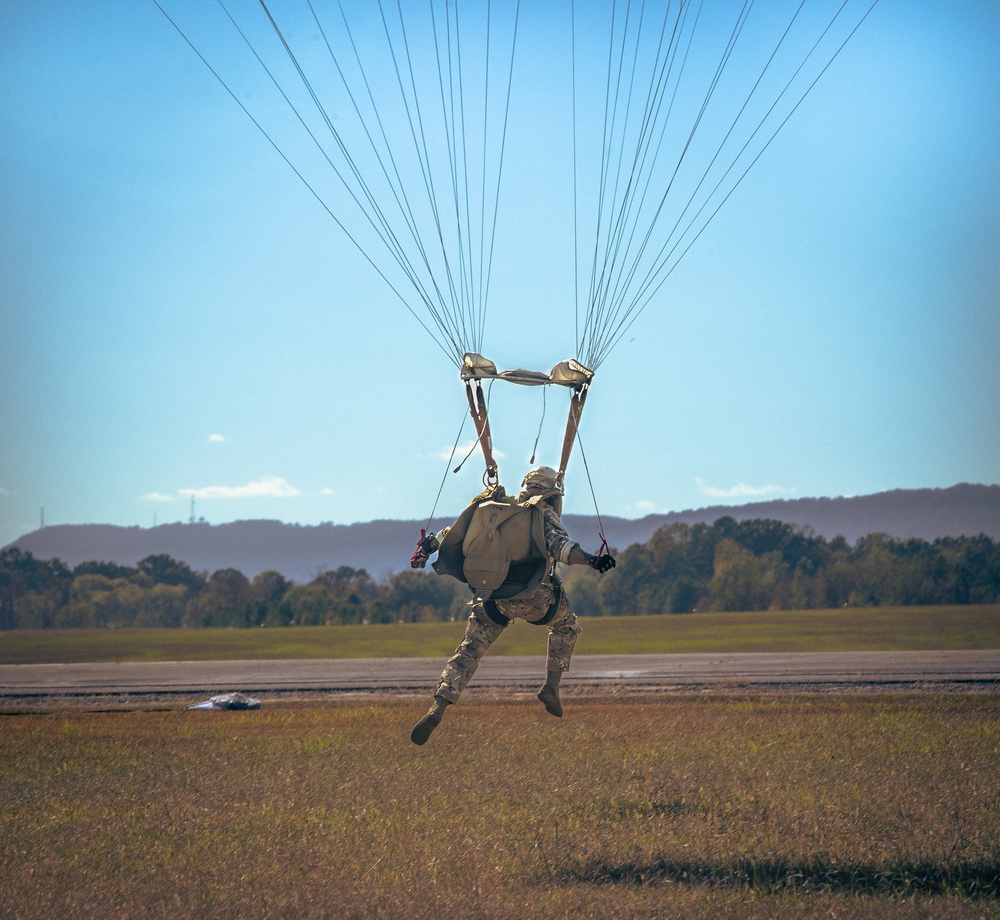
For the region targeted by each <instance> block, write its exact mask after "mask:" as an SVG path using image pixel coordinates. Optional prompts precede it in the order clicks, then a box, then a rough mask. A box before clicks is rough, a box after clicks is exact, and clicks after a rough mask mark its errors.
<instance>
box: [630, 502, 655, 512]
mask: <svg viewBox="0 0 1000 920" xmlns="http://www.w3.org/2000/svg"><path fill="white" fill-rule="evenodd" d="M635 510H636V511H639V512H641V513H642V514H652V513H653V512H654V511H656V505H654V504H653V503H652V502H651V501H647V500H646V499H641V500H640V501H637V502H636V503H635Z"/></svg>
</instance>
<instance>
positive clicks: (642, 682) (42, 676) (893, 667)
mask: <svg viewBox="0 0 1000 920" xmlns="http://www.w3.org/2000/svg"><path fill="white" fill-rule="evenodd" d="M443 663H444V662H443V660H442V659H439V658H374V659H318V660H313V659H303V660H282V661H274V660H271V661H200V662H198V661H169V662H159V663H144V664H138V663H114V664H37V665H0V707H5V708H9V707H11V706H14V707H21V706H29V707H30V706H39V705H45V706H51V705H59V704H63V705H71V704H73V703H78V704H90V705H93V704H94V703H95V702H98V701H102V700H103V701H106V702H109V703H110V702H113V703H115V704H120V703H123V702H124V703H128V702H135V703H140V702H143V703H148V702H157V703H178V704H187V703H191V702H196V701H197V700H199V699H205V698H208V697H210V696H213V695H217V694H223V693H232V692H236V691H239V692H242V693H245V694H248V695H251V696H255V697H257V698H259V699H261V700H262V701H264V700H266V699H269V698H270V699H288V698H295V697H335V696H341V695H345V694H375V695H395V696H407V695H420V694H426V695H430V694H432V693H433V691H434V688H435V686H436V684H437V678H438V675H439V674H440V673H441V668H442V665H443ZM544 674H545V659H544V658H543V657H541V656H531V657H505V656H495V657H492V658H491V657H489V656H487V657H486V658H485V659H484V660H483V662H482V664H481V665H480V667H479V670H478V671H477V672H476V676H475V678H474V679H473V682H472V684H471V685H470V687H469V688H468V690H467V691H466V692H467V693H470V694H495V695H499V694H517V693H521V692H526V691H533V690H534V689H537V687H538V685H539V684H540V682H541V680H542V678H543V677H544ZM997 690H1000V650H997V649H992V650H986V651H947V652H943V651H927V652H816V653H796V654H780V653H764V654H686V655H577V656H576V657H575V658H574V659H573V667H572V670H571V671H570V672H569V673H568V674H567V675H566V676H565V678H564V679H563V693H564V695H565V696H572V695H574V694H576V695H583V694H593V693H616V694H639V693H643V694H645V693H669V692H716V693H738V692H768V691H781V692H797V691H798V692H824V691H841V692H844V691H870V692H874V691H934V692H963V691H965V692H970V691H997Z"/></svg>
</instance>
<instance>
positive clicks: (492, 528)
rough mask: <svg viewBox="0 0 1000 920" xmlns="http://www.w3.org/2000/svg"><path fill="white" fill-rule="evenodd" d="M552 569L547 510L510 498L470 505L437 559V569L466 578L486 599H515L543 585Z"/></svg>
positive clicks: (455, 525) (443, 544) (437, 570)
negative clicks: (547, 546)
mask: <svg viewBox="0 0 1000 920" xmlns="http://www.w3.org/2000/svg"><path fill="white" fill-rule="evenodd" d="M547 568H548V557H547V554H546V551H545V519H544V514H543V512H542V509H541V508H540V507H538V505H537V503H534V502H530V503H525V504H519V503H518V502H516V501H515V500H513V499H508V498H504V499H502V500H500V501H495V500H491V499H486V500H481V501H477V502H474V503H473V504H471V505H470V506H469V507H468V508H466V509H465V511H464V512H463V513H462V515H461V517H459V519H458V520H457V521H456V522H455V524H454V525H453V526H452V527H451V529H450V530H449V531H448V533H447V534H446V535H445V538H444V541H443V542H442V543H441V547H440V549H439V550H438V560H437V562H435V563H434V571H435V572H437V573H438V574H441V575H451V576H452V577H454V578H457V579H459V580H460V581H464V582H465V583H466V584H468V585H469V587H470V588H471V589H472V590H473V591H474V592H475V594H476V595H477V596H478V597H484V598H485V597H493V598H511V597H516V596H517V595H518V594H521V593H523V592H524V591H526V590H529V589H530V588H533V587H535V586H536V585H538V584H539V583H540V582H541V580H542V578H543V577H544V576H545V572H546V569H547Z"/></svg>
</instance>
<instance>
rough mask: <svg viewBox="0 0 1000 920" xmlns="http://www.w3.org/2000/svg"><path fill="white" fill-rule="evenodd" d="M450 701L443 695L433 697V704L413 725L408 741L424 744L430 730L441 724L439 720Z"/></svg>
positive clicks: (429, 734)
mask: <svg viewBox="0 0 1000 920" xmlns="http://www.w3.org/2000/svg"><path fill="white" fill-rule="evenodd" d="M450 702H451V701H450V700H446V699H444V697H440V696H436V697H434V705H433V706H431V708H430V709H428V710H427V715H425V716H424V717H423V718H422V719H421V720H420V721H419V722H418V723H417V724H416V725H414V726H413V731H412V732H410V741H412V742H413V743H414V744H426V743H427V739H428V738H430V736H431V732H432V731H434V729H435V728H437V727H438V726H439V725H440V724H441V720H442V719H443V718H444V711H445V709H447V708H448V706H449V704H450Z"/></svg>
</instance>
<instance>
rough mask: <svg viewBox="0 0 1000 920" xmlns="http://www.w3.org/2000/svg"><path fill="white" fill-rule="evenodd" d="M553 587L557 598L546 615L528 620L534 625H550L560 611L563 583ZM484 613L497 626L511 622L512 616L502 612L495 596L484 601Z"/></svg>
mask: <svg viewBox="0 0 1000 920" xmlns="http://www.w3.org/2000/svg"><path fill="white" fill-rule="evenodd" d="M552 587H553V591H554V593H555V599H554V600H553V601H552V603H551V604H550V605H549V609H548V610H546V611H545V616H543V617H542V618H541V619H540V620H529V621H528V622H529V623H531V625H532V626H548V625H549V623H551V622H552V621H553V620H554V619H555V616H556V614H557V613H558V612H559V604H560V602H561V601H562V585H553V586H552ZM483 613H485V614H486V619H488V620H489V621H490V622H491V623H493V624H494V625H496V626H500V627H504V626H507V625H508V624H509V623H510V617H507V616H504V615H503V614H502V613H501V612H500V608H499V607H498V606H497V602H496V601H495V600H493V598H490V597H488V598H486V600H484V601H483Z"/></svg>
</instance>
